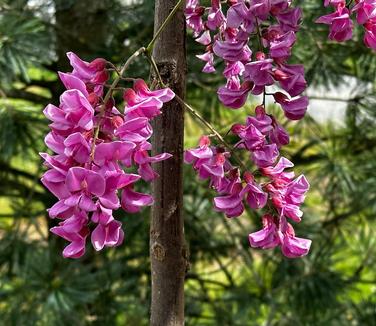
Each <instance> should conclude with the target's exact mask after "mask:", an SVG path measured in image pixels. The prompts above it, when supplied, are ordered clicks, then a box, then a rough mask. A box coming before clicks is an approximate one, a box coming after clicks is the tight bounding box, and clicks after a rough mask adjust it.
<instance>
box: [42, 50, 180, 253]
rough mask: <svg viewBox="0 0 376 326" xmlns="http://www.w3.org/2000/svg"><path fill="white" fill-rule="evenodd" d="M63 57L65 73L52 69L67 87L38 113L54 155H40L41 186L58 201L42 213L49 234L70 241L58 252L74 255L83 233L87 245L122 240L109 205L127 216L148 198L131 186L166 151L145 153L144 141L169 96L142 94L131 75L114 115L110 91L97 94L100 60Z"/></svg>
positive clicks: (148, 174) (148, 176) (102, 88)
mask: <svg viewBox="0 0 376 326" xmlns="http://www.w3.org/2000/svg"><path fill="white" fill-rule="evenodd" d="M67 56H68V58H69V60H70V63H71V65H72V67H73V71H72V72H71V73H59V76H60V79H61V81H62V82H63V84H64V86H65V87H66V89H67V90H66V91H65V92H64V93H63V94H62V95H61V97H60V104H59V106H54V105H52V104H49V105H48V106H47V107H46V108H45V110H44V114H45V116H46V117H47V119H49V120H50V121H51V124H50V128H51V131H50V133H49V134H48V135H47V136H46V138H45V143H46V145H47V146H48V147H49V148H50V149H51V150H52V151H53V152H54V154H53V155H50V154H47V153H41V156H42V157H43V159H44V161H45V165H46V166H47V168H48V170H47V172H45V173H44V175H43V177H42V183H43V184H44V185H45V186H46V187H47V188H48V189H49V190H50V191H51V192H52V193H53V194H54V195H55V196H56V197H57V199H58V202H57V203H56V204H55V205H53V206H52V207H51V208H50V209H49V210H48V211H49V216H50V217H51V218H57V219H59V220H61V222H60V223H59V224H58V226H55V227H53V228H52V229H51V232H52V233H54V234H56V235H58V236H60V237H62V238H64V239H65V240H67V241H69V242H70V244H69V245H68V246H67V247H66V248H65V249H64V251H63V255H64V257H70V258H79V257H81V256H82V255H83V254H84V253H85V244H86V238H87V237H88V236H90V237H91V243H92V245H93V247H94V249H95V250H101V249H103V248H104V247H114V246H118V245H120V244H121V243H122V241H123V239H124V232H123V230H122V224H121V222H119V221H117V220H115V219H114V217H113V211H114V210H117V209H119V208H120V207H122V208H123V209H124V210H125V211H126V212H129V213H135V212H138V211H140V210H141V208H142V207H144V206H150V205H151V204H152V203H153V198H152V197H151V196H150V195H148V194H144V193H140V192H137V191H136V190H135V184H136V183H137V181H139V180H140V179H144V180H145V181H151V180H153V179H155V178H156V177H158V175H157V173H156V172H155V171H153V169H152V167H151V163H154V162H159V161H162V160H165V159H168V158H169V157H170V156H171V155H170V154H167V153H163V154H160V155H157V156H154V157H151V156H150V155H149V153H150V150H151V148H152V146H151V143H150V142H149V139H150V137H151V136H152V133H153V129H152V127H151V125H150V120H151V119H153V118H154V117H156V116H157V115H159V114H161V108H162V106H163V104H164V103H165V102H168V101H170V100H171V99H172V98H173V97H174V93H173V92H172V91H171V90H170V89H168V88H166V89H161V90H156V91H150V90H149V88H148V87H147V85H146V83H145V82H144V81H143V80H136V81H135V83H134V87H133V88H132V89H126V90H125V91H124V99H125V101H126V106H125V109H124V114H122V113H120V111H119V110H118V109H117V108H116V104H115V102H114V99H113V98H112V96H111V95H112V91H113V90H112V89H110V90H107V92H110V93H108V94H106V96H104V95H105V93H106V87H107V86H106V82H107V80H108V79H109V74H108V71H107V69H106V66H107V62H106V61H105V60H104V59H95V60H94V61H92V62H90V63H88V62H85V61H83V60H81V59H80V58H79V57H78V56H77V55H75V54H74V53H72V52H70V53H68V54H67ZM103 98H104V99H103ZM126 170H127V171H126ZM134 170H137V171H138V174H135V173H133V172H134Z"/></svg>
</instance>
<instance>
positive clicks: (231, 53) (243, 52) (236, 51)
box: [213, 40, 252, 62]
mask: <svg viewBox="0 0 376 326" xmlns="http://www.w3.org/2000/svg"><path fill="white" fill-rule="evenodd" d="M213 52H214V53H215V54H216V55H217V56H218V57H220V58H222V59H224V60H227V61H231V62H235V61H248V60H249V58H250V57H251V54H252V51H251V50H250V48H249V47H248V46H247V45H246V44H245V43H244V41H235V42H234V41H220V40H217V41H215V42H214V45H213Z"/></svg>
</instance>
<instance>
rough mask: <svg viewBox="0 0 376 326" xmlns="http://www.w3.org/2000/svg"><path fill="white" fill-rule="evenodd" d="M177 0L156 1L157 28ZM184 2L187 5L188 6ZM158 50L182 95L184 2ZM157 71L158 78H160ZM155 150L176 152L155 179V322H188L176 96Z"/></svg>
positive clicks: (180, 116)
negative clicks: (185, 306) (186, 315)
mask: <svg viewBox="0 0 376 326" xmlns="http://www.w3.org/2000/svg"><path fill="white" fill-rule="evenodd" d="M176 3H177V1H176V0H156V1H155V23H154V32H156V31H157V29H158V28H159V26H160V25H161V24H162V23H163V21H164V20H165V18H166V17H167V15H168V14H169V13H170V11H171V10H172V9H173V7H174V6H175V4H176ZM182 7H183V6H182ZM153 56H154V58H155V61H156V63H157V66H158V68H159V71H160V73H161V76H162V79H163V81H164V83H166V84H168V85H169V87H170V88H171V89H172V90H173V91H174V92H175V93H176V94H178V95H179V96H180V97H182V98H184V95H185V79H186V55H185V20H184V14H183V9H182V8H180V9H179V10H178V11H177V13H176V14H175V16H174V17H173V19H172V20H171V21H170V22H169V24H168V25H167V26H166V28H165V29H164V31H163V32H162V34H161V35H160V37H159V38H158V40H157V42H156V44H155V46H154V49H153ZM155 78H156V77H155V75H152V80H155ZM153 127H154V138H153V151H154V154H157V153H162V152H168V153H171V154H172V155H173V157H172V158H170V159H168V160H166V161H163V162H161V163H158V164H156V165H155V169H156V171H157V172H158V174H159V175H160V178H158V179H157V180H156V181H154V183H153V195H154V199H155V204H154V206H153V208H152V219H151V226H150V259H151V273H152V275H151V279H152V301H151V325H152V326H172V325H174V326H175V325H184V278H185V273H186V268H187V251H186V247H185V242H184V221H183V166H182V165H183V142H184V108H183V107H182V106H181V105H180V104H179V103H178V102H177V101H176V100H172V101H171V102H169V103H166V104H165V105H164V107H163V114H162V115H161V116H159V117H158V118H157V119H156V120H155V121H154V125H153Z"/></svg>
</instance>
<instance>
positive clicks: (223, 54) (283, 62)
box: [185, 0, 311, 258]
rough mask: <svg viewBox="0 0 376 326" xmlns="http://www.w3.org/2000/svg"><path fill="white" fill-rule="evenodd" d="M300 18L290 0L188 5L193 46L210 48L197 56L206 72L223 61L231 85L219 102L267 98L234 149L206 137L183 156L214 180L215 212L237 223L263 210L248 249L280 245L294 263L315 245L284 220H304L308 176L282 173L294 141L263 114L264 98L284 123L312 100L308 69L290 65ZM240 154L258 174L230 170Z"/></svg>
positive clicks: (236, 130) (240, 130)
mask: <svg viewBox="0 0 376 326" xmlns="http://www.w3.org/2000/svg"><path fill="white" fill-rule="evenodd" d="M193 13H195V15H193ZM301 17H302V11H301V9H300V8H293V7H292V6H291V1H287V0H286V1H284V0H282V1H256V0H255V1H245V0H238V1H228V2H227V3H225V4H224V3H221V2H219V1H216V0H213V1H212V2H211V7H209V8H204V7H203V6H201V5H200V3H199V1H188V2H187V7H186V18H187V23H188V26H189V27H190V28H191V29H193V32H194V36H195V37H196V41H197V42H199V43H201V44H203V45H205V46H206V52H205V53H204V54H202V55H199V56H198V58H199V59H201V60H203V61H205V62H206V65H205V67H204V68H203V72H206V73H214V72H215V71H216V70H217V69H218V68H217V67H216V65H215V58H217V59H218V61H223V63H224V67H225V68H224V71H223V76H224V78H225V79H226V80H227V82H226V84H225V85H223V86H221V87H220V88H219V89H218V97H219V100H220V101H221V102H222V103H223V104H224V105H225V106H227V107H229V108H232V109H240V108H242V107H243V106H244V104H245V103H246V101H247V97H248V96H249V94H253V95H260V94H263V98H264V100H263V104H262V105H260V106H257V107H256V109H255V115H254V116H249V117H248V118H247V120H246V123H245V124H244V125H243V124H239V123H237V124H234V125H233V127H232V128H231V131H232V133H233V134H234V135H236V136H237V137H238V138H239V140H238V142H237V143H236V144H234V145H233V146H231V148H228V144H227V143H226V144H224V145H225V146H224V147H222V145H220V146H213V145H211V144H210V140H209V138H208V137H207V136H203V137H202V138H201V140H200V143H199V147H197V148H195V149H191V150H187V151H186V153H185V161H186V163H188V164H192V166H193V168H194V169H195V170H196V171H197V172H198V175H199V177H200V178H201V179H209V180H210V186H211V187H212V188H213V189H214V190H215V191H216V192H217V196H216V197H215V198H214V208H215V209H216V210H217V211H221V212H223V213H225V214H226V216H227V217H229V218H234V217H238V216H240V215H241V214H242V213H243V211H244V209H245V207H246V206H248V207H249V208H251V209H263V210H265V211H266V213H265V214H264V217H263V219H262V220H263V225H264V228H263V230H261V231H258V232H256V233H251V234H250V235H249V241H250V245H251V246H252V247H259V248H263V249H267V248H274V247H276V246H280V247H281V250H282V253H283V254H284V255H285V256H287V257H290V258H294V257H301V256H304V255H306V254H307V253H308V251H309V248H310V244H311V241H310V240H306V239H301V238H297V237H295V233H294V230H293V227H292V225H291V224H290V223H288V222H287V219H291V220H292V221H294V222H296V223H298V222H300V221H301V218H302V215H303V213H302V211H301V210H300V206H301V204H302V203H303V201H304V198H305V194H306V192H307V191H308V188H309V184H308V181H307V180H306V178H305V177H304V176H299V177H298V178H296V179H294V173H293V172H292V171H285V169H287V168H291V167H293V163H292V162H290V161H289V160H287V159H286V158H284V157H281V156H280V152H279V151H280V148H281V147H282V146H285V145H287V144H288V143H289V135H288V133H287V132H286V130H285V129H284V128H283V127H282V126H281V124H279V123H278V121H277V119H276V117H274V116H272V115H271V114H268V113H267V112H266V111H265V96H266V95H273V98H274V101H275V103H277V104H279V105H280V106H281V109H282V110H283V112H284V115H285V117H286V118H287V119H290V120H300V119H302V118H303V117H304V115H305V113H306V110H307V106H308V98H307V97H306V96H303V95H302V93H303V92H304V90H305V89H306V86H307V83H306V81H305V78H304V67H303V65H300V64H290V63H288V60H289V58H290V56H291V51H292V47H293V45H294V43H295V41H296V32H297V31H298V30H299V25H300V21H301ZM250 41H251V42H250ZM249 44H252V45H253V46H252V48H250V46H249ZM255 44H257V45H258V46H257V48H256V49H255ZM269 86H274V88H273V89H275V88H276V87H279V89H280V91H277V92H276V91H274V92H273V93H267V92H266V89H267V87H269ZM235 151H242V152H244V151H246V152H247V153H248V157H249V159H250V161H251V162H252V163H253V166H254V168H255V171H257V173H251V172H250V171H247V170H245V171H240V169H239V168H238V167H236V166H233V165H232V163H231V162H230V160H231V154H230V153H233V152H235ZM232 155H234V154H232ZM242 165H243V168H244V164H242ZM245 169H247V168H246V167H245ZM256 176H259V177H260V181H259V182H257V181H256Z"/></svg>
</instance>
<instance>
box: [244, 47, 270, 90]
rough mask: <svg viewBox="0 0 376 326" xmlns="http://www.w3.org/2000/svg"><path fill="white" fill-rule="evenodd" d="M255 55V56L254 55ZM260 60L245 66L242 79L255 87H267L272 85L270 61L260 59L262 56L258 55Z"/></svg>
mask: <svg viewBox="0 0 376 326" xmlns="http://www.w3.org/2000/svg"><path fill="white" fill-rule="evenodd" d="M256 55H257V54H256ZM260 57H261V58H260V60H258V61H252V62H250V63H247V64H246V65H245V69H244V78H245V79H246V80H250V81H251V82H253V83H254V84H255V85H257V86H269V85H273V83H274V80H273V78H272V68H273V65H272V62H273V60H272V59H265V58H262V57H264V55H260Z"/></svg>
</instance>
